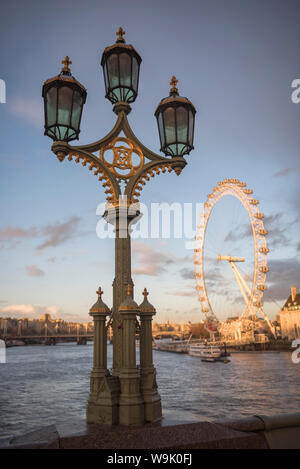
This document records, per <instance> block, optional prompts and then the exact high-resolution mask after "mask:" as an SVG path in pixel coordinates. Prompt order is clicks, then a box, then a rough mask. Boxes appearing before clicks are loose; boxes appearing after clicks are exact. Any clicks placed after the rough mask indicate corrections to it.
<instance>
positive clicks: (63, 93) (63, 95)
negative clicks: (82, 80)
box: [57, 86, 73, 125]
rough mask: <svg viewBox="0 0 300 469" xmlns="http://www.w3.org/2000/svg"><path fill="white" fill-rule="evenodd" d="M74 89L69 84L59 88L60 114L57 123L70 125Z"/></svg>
mask: <svg viewBox="0 0 300 469" xmlns="http://www.w3.org/2000/svg"><path fill="white" fill-rule="evenodd" d="M72 98H73V90H72V89H71V88H69V87H68V86H63V87H62V88H59V90H58V116H57V123H58V124H60V125H69V124H70V117H71V109H72Z"/></svg>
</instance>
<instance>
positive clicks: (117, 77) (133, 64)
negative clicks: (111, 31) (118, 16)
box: [101, 28, 142, 104]
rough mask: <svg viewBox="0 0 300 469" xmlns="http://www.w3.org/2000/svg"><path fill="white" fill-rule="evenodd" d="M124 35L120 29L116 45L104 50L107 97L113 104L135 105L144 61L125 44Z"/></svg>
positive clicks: (103, 65) (131, 47) (102, 60)
mask: <svg viewBox="0 0 300 469" xmlns="http://www.w3.org/2000/svg"><path fill="white" fill-rule="evenodd" d="M124 34H125V31H123V29H122V28H120V29H119V31H118V32H117V36H118V39H117V41H116V43H115V44H114V45H113V46H110V47H107V48H106V49H105V50H104V52H103V54H102V59H101V65H102V68H103V74H104V83H105V92H106V94H105V97H106V98H107V99H109V101H110V102H111V103H113V104H115V103H118V102H126V103H133V102H134V101H135V100H136V97H137V93H138V85H139V74H140V64H141V62H142V59H141V57H140V55H139V54H138V53H137V51H136V50H135V49H134V47H133V46H131V45H128V44H125V40H124V38H123V36H124Z"/></svg>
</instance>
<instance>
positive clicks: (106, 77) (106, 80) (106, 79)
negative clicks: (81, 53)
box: [103, 62, 109, 90]
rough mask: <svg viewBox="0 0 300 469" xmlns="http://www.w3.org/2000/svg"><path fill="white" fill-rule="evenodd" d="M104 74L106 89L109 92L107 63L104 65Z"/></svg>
mask: <svg viewBox="0 0 300 469" xmlns="http://www.w3.org/2000/svg"><path fill="white" fill-rule="evenodd" d="M103 74H104V83H105V89H106V90H107V89H108V88H109V82H108V74H107V62H105V63H104V67H103Z"/></svg>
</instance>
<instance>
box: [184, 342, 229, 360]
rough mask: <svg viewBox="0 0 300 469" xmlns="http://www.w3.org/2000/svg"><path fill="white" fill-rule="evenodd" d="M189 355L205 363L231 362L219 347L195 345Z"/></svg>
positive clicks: (190, 349) (191, 347)
mask: <svg viewBox="0 0 300 469" xmlns="http://www.w3.org/2000/svg"><path fill="white" fill-rule="evenodd" d="M189 355H191V356H192V357H199V358H201V361H203V362H217V361H222V362H224V363H228V362H229V360H228V358H227V357H226V356H224V353H223V352H222V350H221V349H220V347H218V346H217V345H208V344H195V345H190V347H189Z"/></svg>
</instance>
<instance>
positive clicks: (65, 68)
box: [61, 55, 72, 73]
mask: <svg viewBox="0 0 300 469" xmlns="http://www.w3.org/2000/svg"><path fill="white" fill-rule="evenodd" d="M61 63H62V64H63V68H62V69H61V71H62V72H67V73H70V72H71V70H70V67H69V65H71V63H72V62H71V60H70V57H69V56H68V55H66V57H65V58H64V60H62V61H61Z"/></svg>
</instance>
